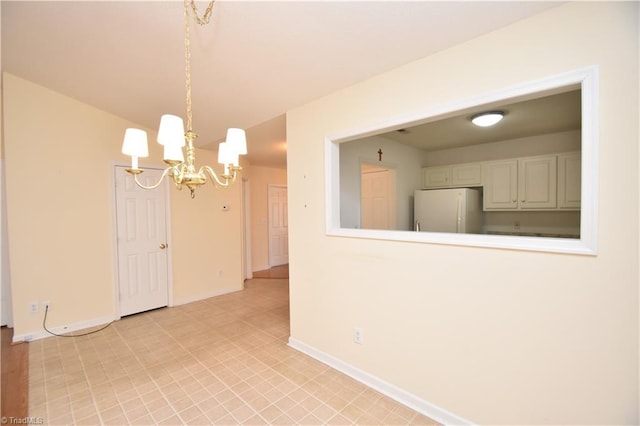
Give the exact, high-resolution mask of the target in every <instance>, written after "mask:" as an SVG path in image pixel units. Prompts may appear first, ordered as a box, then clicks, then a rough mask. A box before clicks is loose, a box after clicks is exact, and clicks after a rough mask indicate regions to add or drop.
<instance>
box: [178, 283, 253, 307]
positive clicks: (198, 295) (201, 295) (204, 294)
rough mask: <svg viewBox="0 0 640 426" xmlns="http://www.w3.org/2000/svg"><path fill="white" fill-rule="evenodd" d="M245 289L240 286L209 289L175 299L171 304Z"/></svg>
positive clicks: (195, 300) (184, 303)
mask: <svg viewBox="0 0 640 426" xmlns="http://www.w3.org/2000/svg"><path fill="white" fill-rule="evenodd" d="M242 289H243V287H242V286H240V287H226V288H221V289H218V290H214V291H208V292H206V293H200V294H195V295H193V296H188V297H183V298H181V299H174V301H173V305H171V306H180V305H186V304H187V303H192V302H198V301H200V300H204V299H209V298H211V297H216V296H222V295H223V294H229V293H235V292H236V291H241V290H242Z"/></svg>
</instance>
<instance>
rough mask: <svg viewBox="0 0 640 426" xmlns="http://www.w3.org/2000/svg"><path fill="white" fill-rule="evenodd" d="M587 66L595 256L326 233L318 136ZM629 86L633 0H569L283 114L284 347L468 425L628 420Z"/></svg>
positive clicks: (633, 402) (633, 322) (634, 361)
mask: <svg viewBox="0 0 640 426" xmlns="http://www.w3.org/2000/svg"><path fill="white" fill-rule="evenodd" d="M592 65H598V66H599V67H600V89H599V94H600V116H599V119H600V123H599V124H600V134H599V167H600V170H599V176H600V179H599V188H600V189H599V205H598V209H599V220H598V226H599V243H598V255H597V256H580V255H558V254H552V253H535V252H526V251H516V250H500V249H485V248H473V247H463V246H447V245H433V244H416V243H407V242H392V241H380V240H371V239H366V240H365V239H354V238H346V237H328V236H326V235H325V232H324V230H325V198H324V197H325V163H324V161H325V160H324V141H325V139H324V138H325V136H326V135H328V134H333V133H336V132H345V131H348V130H350V129H355V128H362V127H366V126H371V125H374V124H375V123H378V122H380V121H382V120H383V119H384V118H385V117H397V116H399V115H401V114H404V113H407V114H408V113H411V112H413V111H420V110H426V109H428V108H429V107H430V106H431V107H434V108H435V107H437V106H440V105H444V104H448V103H453V102H457V101H460V100H462V99H469V98H471V97H473V96H481V95H483V94H485V93H490V92H495V91H497V90H500V89H503V88H505V87H508V86H511V85H515V84H522V83H526V82H529V81H533V80H536V79H539V78H542V77H548V76H551V75H555V74H558V73H563V72H566V71H571V70H575V69H579V68H583V67H587V66H592ZM638 80H639V75H638V4H637V3H583V2H578V3H570V4H567V5H563V6H560V7H558V8H555V9H552V10H550V11H548V12H546V13H543V14H541V15H538V16H536V17H533V18H531V19H527V20H524V21H521V22H520V23H517V24H514V25H512V26H509V27H506V28H504V29H502V30H499V31H495V32H493V33H490V34H488V35H486V36H483V37H479V38H477V39H474V40H472V41H470V42H467V43H465V44H462V45H459V46H457V47H454V48H452V49H449V50H446V51H443V52H440V53H439V54H436V55H433V56H431V57H428V58H425V59H423V60H420V61H416V62H414V63H411V64H408V65H407V66H404V67H402V68H399V69H396V70H394V71H391V72H388V73H385V74H382V75H379V76H377V77H375V78H372V79H370V80H367V81H365V82H362V83H360V84H357V85H355V86H352V87H350V88H347V89H345V90H342V91H339V92H336V93H334V94H333V95H330V96H327V97H324V98H322V99H320V100H318V101H315V102H312V103H310V104H307V105H305V106H302V107H300V108H297V109H295V110H293V111H290V112H289V113H288V114H287V136H288V141H287V142H288V175H289V182H290V185H289V200H290V201H289V210H290V247H291V249H290V252H291V261H290V274H291V282H290V285H291V289H290V293H291V336H292V338H293V339H295V340H297V341H299V342H302V343H303V344H305V345H308V346H310V347H313V348H315V349H317V350H319V351H322V352H324V353H326V354H328V355H330V356H332V357H335V358H337V359H339V360H341V361H342V362H345V363H347V364H349V365H351V366H354V367H356V368H358V369H360V370H363V371H365V372H367V373H369V374H372V375H374V376H376V377H378V378H380V379H382V380H384V381H387V382H389V383H391V384H392V385H395V386H397V387H399V388H401V389H403V390H405V391H407V392H410V393H411V394H413V395H415V396H417V397H418V398H420V399H421V400H423V401H427V402H429V403H431V404H435V405H436V406H438V407H440V408H442V409H445V410H448V411H449V412H451V413H453V414H454V415H456V416H459V417H461V418H465V419H468V420H470V421H472V422H477V423H481V424H622V423H626V424H637V423H638V422H639V421H640V418H639V415H638V397H639V392H638V376H639V375H638V359H639V358H638V280H639V273H638V256H639V253H638V213H639V212H638V115H639V110H638ZM381 100H384V102H381ZM319 265H322V267H318V266H319ZM354 326H358V327H361V328H362V329H363V335H364V344H363V345H356V344H354V343H353V342H352V330H353V327H354Z"/></svg>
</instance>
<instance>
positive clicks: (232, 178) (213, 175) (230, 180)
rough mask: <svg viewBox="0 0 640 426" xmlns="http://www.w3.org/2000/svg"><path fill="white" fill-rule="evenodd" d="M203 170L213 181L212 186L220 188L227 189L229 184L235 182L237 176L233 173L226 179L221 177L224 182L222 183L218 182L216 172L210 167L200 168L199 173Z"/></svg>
mask: <svg viewBox="0 0 640 426" xmlns="http://www.w3.org/2000/svg"><path fill="white" fill-rule="evenodd" d="M203 170H206V171H207V173H208V174H209V176H211V179H213V180H212V182H213V184H214V186H219V187H222V188H228V187H229V186H231V184H232V183H233V182H235V180H236V176H237V173H236V172H235V171H234V172H233V174H232V175H230V176H228V177H223V179H224V182H223V181H221V180H220V178H219V177H218V175H217V174H216V172H215V171H214V170H213V169H212V168H211V167H210V166H202V167H200V173H202V171H203Z"/></svg>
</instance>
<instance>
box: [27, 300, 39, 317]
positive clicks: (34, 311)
mask: <svg viewBox="0 0 640 426" xmlns="http://www.w3.org/2000/svg"><path fill="white" fill-rule="evenodd" d="M38 311H39V309H38V302H31V303H29V312H31V313H32V314H37V313H38Z"/></svg>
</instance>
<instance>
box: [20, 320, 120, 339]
mask: <svg viewBox="0 0 640 426" xmlns="http://www.w3.org/2000/svg"><path fill="white" fill-rule="evenodd" d="M115 319H116V318H115V317H114V316H113V315H106V316H104V317H99V318H93V319H90V320H87V321H80V322H76V323H74V324H69V325H61V326H60V327H47V328H48V329H49V330H51V331H52V332H54V333H56V334H67V333H72V332H74V331H79V330H85V329H87V328H92V327H97V326H99V325H106V324H107V323H110V322H111V321H115ZM45 337H52V335H51V334H49V333H48V332H47V331H46V330H38V331H35V332H32V333H25V334H18V335H14V336H13V342H14V343H17V342H30V341H32V340H39V339H44V338H45Z"/></svg>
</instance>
